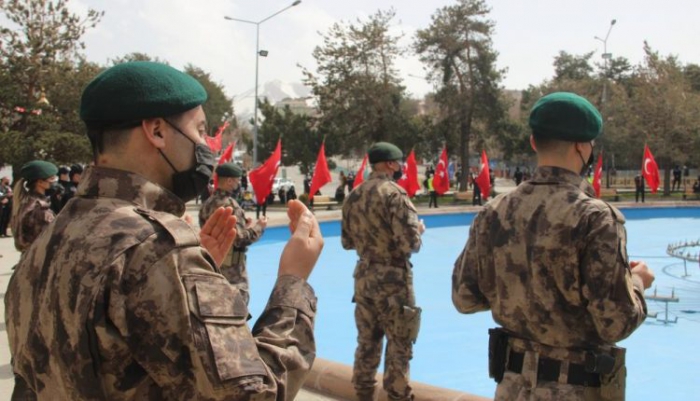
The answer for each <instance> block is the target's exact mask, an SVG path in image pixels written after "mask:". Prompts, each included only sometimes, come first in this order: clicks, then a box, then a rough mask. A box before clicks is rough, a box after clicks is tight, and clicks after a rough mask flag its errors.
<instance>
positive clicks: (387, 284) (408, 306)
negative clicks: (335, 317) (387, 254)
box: [352, 262, 420, 401]
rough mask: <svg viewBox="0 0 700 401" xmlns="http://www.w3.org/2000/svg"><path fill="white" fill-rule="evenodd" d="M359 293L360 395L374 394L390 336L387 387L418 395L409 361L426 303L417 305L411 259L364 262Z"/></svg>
mask: <svg viewBox="0 0 700 401" xmlns="http://www.w3.org/2000/svg"><path fill="white" fill-rule="evenodd" d="M353 299H354V301H355V324H356V325H357V333H358V334H357V349H356V351H355V364H354V366H353V378H352V382H353V384H354V386H355V391H356V393H357V396H358V399H359V400H361V401H363V400H372V399H373V398H374V391H375V388H376V384H377V381H376V378H375V376H376V373H377V368H378V366H379V362H380V360H381V356H382V346H383V340H384V337H385V336H386V338H387V347H386V355H385V361H384V380H383V387H384V389H385V390H386V392H387V394H388V395H389V399H394V400H410V399H412V398H413V393H412V390H411V386H410V385H409V361H410V360H411V358H412V357H413V343H414V342H415V340H416V338H417V336H418V329H419V327H420V308H417V307H416V306H415V296H414V293H413V275H412V273H411V269H410V264H409V263H407V266H406V267H394V266H385V265H373V264H369V263H364V262H360V263H358V267H357V268H356V270H355V296H354V297H353Z"/></svg>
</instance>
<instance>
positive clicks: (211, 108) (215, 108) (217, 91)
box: [185, 64, 237, 133]
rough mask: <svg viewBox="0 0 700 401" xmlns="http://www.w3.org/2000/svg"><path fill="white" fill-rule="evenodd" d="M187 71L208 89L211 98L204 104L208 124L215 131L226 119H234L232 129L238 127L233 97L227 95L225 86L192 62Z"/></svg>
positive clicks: (186, 68)
mask: <svg viewBox="0 0 700 401" xmlns="http://www.w3.org/2000/svg"><path fill="white" fill-rule="evenodd" d="M185 72H186V73H188V74H190V75H192V76H193V77H194V78H195V79H196V80H197V81H199V83H200V84H202V86H203V87H204V89H205V90H206V91H207V95H209V99H208V100H207V102H206V103H205V104H204V106H203V108H204V113H206V115H207V126H208V127H209V130H210V131H211V132H212V133H215V132H216V130H217V129H218V128H219V126H220V125H221V124H223V122H224V121H226V120H230V121H232V123H231V125H230V129H233V128H236V125H237V124H236V119H235V117H234V115H233V99H231V98H229V97H227V96H226V94H225V93H224V86H223V85H222V84H220V83H216V82H214V81H213V80H212V78H211V74H209V73H208V72H204V70H202V69H201V68H198V67H195V66H194V65H192V64H188V65H187V66H185Z"/></svg>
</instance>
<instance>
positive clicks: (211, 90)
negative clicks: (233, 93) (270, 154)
mask: <svg viewBox="0 0 700 401" xmlns="http://www.w3.org/2000/svg"><path fill="white" fill-rule="evenodd" d="M185 72H186V73H188V74H189V75H191V76H193V77H194V79H196V80H197V81H199V83H200V84H202V86H203V87H204V89H205V90H206V91H207V95H208V96H209V97H208V99H207V102H206V103H205V104H204V106H203V108H204V113H206V115H207V126H208V127H209V129H210V131H211V132H212V133H213V132H216V130H217V129H218V127H219V126H220V125H221V124H222V123H223V122H224V121H226V120H230V121H231V125H230V126H229V130H233V129H235V128H236V126H237V122H236V117H235V116H234V114H233V99H231V98H229V97H227V96H226V93H225V92H224V86H223V85H222V84H220V83H216V82H214V81H213V80H212V78H211V75H210V74H209V73H208V72H204V70H202V69H201V68H198V67H195V66H194V65H192V64H188V65H186V66H185ZM273 148H274V146H273Z"/></svg>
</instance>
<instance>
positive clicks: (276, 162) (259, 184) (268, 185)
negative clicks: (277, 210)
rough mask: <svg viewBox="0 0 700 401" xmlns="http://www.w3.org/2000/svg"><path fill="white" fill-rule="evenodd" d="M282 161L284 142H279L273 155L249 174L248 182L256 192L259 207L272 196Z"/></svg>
mask: <svg viewBox="0 0 700 401" xmlns="http://www.w3.org/2000/svg"><path fill="white" fill-rule="evenodd" d="M281 161H282V140H281V139H280V140H277V147H275V151H274V152H272V155H270V157H269V158H268V159H267V160H265V163H263V164H262V165H261V166H260V167H258V168H256V169H255V170H253V171H251V172H250V173H248V180H249V181H250V185H252V186H253V190H254V191H255V199H256V200H257V201H258V204H259V205H262V204H263V203H264V202H265V200H266V199H267V196H268V195H270V192H271V191H272V184H273V183H274V181H275V176H276V175H277V170H278V169H279V167H280V163H281Z"/></svg>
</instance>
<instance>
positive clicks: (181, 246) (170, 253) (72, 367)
mask: <svg viewBox="0 0 700 401" xmlns="http://www.w3.org/2000/svg"><path fill="white" fill-rule="evenodd" d="M206 97H207V96H206V92H205V91H204V88H203V87H202V86H201V85H200V84H199V83H198V82H197V81H196V80H195V79H193V78H192V77H190V76H188V75H186V74H184V73H182V72H180V71H177V70H175V69H173V68H172V67H169V66H166V65H163V64H158V63H152V62H132V63H124V64H120V65H117V66H114V67H112V68H110V69H108V70H106V71H104V72H102V73H101V74H100V75H98V76H97V77H96V78H95V79H94V80H93V81H92V82H91V83H90V84H89V85H88V86H87V87H86V89H85V90H84V92H83V95H82V99H81V110H80V115H81V118H82V119H83V120H84V121H85V123H86V125H87V127H88V136H89V137H90V141H91V143H92V145H93V148H94V151H95V164H96V166H95V167H90V168H89V169H88V170H86V172H85V174H84V176H83V177H82V181H81V184H80V186H79V187H78V192H77V193H76V196H75V197H74V198H73V199H71V200H70V202H68V204H67V205H66V207H65V208H64V209H63V210H62V211H61V213H60V215H59V216H58V217H57V219H56V220H55V221H54V223H53V224H51V225H50V226H49V227H48V228H47V229H46V230H45V231H44V234H42V235H41V236H40V237H39V239H37V241H36V242H35V243H34V244H33V245H32V246H31V247H30V248H29V249H28V250H27V252H26V253H25V254H24V257H23V258H22V260H21V262H20V264H19V265H18V268H17V270H16V271H15V274H14V275H13V277H12V279H11V281H10V283H9V285H8V289H7V294H6V295H5V305H6V312H5V316H6V323H7V332H8V337H9V344H10V351H11V354H12V357H13V361H14V362H13V368H14V371H15V373H16V374H17V381H16V385H15V391H14V394H13V399H15V400H19V399H39V400H244V399H245V400H250V399H255V400H292V399H293V398H294V397H295V395H296V393H297V391H298V390H299V388H300V387H301V385H302V383H303V381H304V378H305V375H306V373H307V372H308V370H309V369H310V367H311V364H312V362H313V360H314V356H315V345H314V336H313V324H314V316H315V311H316V297H315V296H314V292H313V289H312V288H311V287H310V286H309V284H308V283H307V281H306V280H307V278H308V276H309V274H310V273H311V270H312V269H313V267H314V265H315V263H316V260H317V259H318V256H319V254H320V251H321V248H322V246H323V239H322V237H321V235H320V231H319V228H318V223H317V222H316V220H315V219H314V218H313V216H312V215H311V213H310V212H309V211H308V210H307V209H306V208H305V207H304V206H303V204H301V203H299V202H296V203H294V204H292V205H290V207H289V210H288V214H289V216H290V219H291V221H292V227H291V228H292V233H293V234H292V238H291V239H290V240H289V242H288V243H287V246H286V247H285V249H284V251H283V252H282V256H281V259H280V264H279V266H280V267H279V271H278V278H277V282H276V283H275V286H274V288H273V290H272V294H271V296H270V299H269V301H268V304H267V307H266V308H265V310H264V311H263V313H262V315H261V316H260V318H259V319H258V321H257V322H256V324H255V326H254V327H253V329H252V332H251V330H250V328H249V327H248V325H247V323H246V319H247V317H248V309H247V307H246V305H245V302H244V300H243V297H242V296H241V293H240V291H239V290H238V289H237V288H236V287H234V286H231V285H230V284H229V283H228V281H227V280H226V278H225V277H224V276H223V275H222V274H221V272H220V270H219V268H218V266H219V265H220V264H221V262H222V261H223V259H224V256H225V255H226V252H227V251H228V250H229V249H230V247H231V244H232V243H233V240H234V238H235V234H236V233H235V224H236V218H235V216H233V215H232V214H231V209H230V208H220V209H218V210H217V211H216V212H215V213H214V214H213V215H212V216H211V217H210V218H209V220H208V221H207V223H206V224H205V225H204V227H202V229H201V231H200V232H199V233H197V232H196V231H195V230H194V228H193V227H192V226H191V225H189V224H188V223H187V222H185V221H184V220H183V219H182V216H183V214H184V213H185V202H186V201H189V200H192V199H194V197H195V196H196V194H197V193H198V192H199V190H200V189H201V188H203V186H205V185H206V184H207V182H208V180H209V176H210V174H211V170H212V168H213V165H214V157H213V155H212V153H211V151H210V150H209V149H208V148H207V147H206V145H205V144H204V140H203V135H204V134H205V133H206V118H205V115H204V112H203V110H202V107H201V104H202V103H204V102H205V100H206ZM161 116H165V117H161ZM135 161H138V162H137V163H135Z"/></svg>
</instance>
